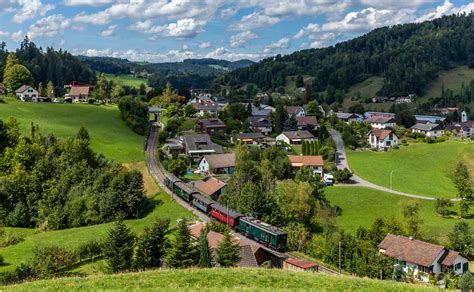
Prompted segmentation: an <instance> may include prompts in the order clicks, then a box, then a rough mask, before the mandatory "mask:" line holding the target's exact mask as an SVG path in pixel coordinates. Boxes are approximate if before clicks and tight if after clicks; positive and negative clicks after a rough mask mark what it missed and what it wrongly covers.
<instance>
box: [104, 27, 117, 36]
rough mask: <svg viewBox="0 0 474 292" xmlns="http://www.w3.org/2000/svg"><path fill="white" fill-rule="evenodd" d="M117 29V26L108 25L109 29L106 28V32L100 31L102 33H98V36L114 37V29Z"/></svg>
mask: <svg viewBox="0 0 474 292" xmlns="http://www.w3.org/2000/svg"><path fill="white" fill-rule="evenodd" d="M117 27H118V26H117V25H109V27H108V28H107V29H106V30H104V31H102V32H101V33H100V35H101V36H103V37H109V36H112V35H114V33H115V29H116V28H117Z"/></svg>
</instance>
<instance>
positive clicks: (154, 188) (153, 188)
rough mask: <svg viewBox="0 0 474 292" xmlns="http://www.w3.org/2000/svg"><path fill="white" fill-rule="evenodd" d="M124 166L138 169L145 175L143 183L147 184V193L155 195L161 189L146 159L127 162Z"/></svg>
mask: <svg viewBox="0 0 474 292" xmlns="http://www.w3.org/2000/svg"><path fill="white" fill-rule="evenodd" d="M124 166H125V167H126V168H128V169H133V170H138V171H139V172H140V173H141V174H142V175H143V183H144V185H145V193H146V194H147V196H151V195H154V194H156V193H158V192H159V191H160V188H159V187H158V184H157V183H156V181H155V179H154V178H153V177H152V176H151V175H150V172H149V171H148V167H147V165H146V162H145V161H141V162H136V163H127V164H124Z"/></svg>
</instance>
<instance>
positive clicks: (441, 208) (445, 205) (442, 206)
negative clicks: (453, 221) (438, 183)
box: [435, 198, 453, 216]
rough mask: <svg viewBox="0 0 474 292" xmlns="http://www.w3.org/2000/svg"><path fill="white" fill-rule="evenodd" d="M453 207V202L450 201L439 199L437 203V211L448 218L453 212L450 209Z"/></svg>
mask: <svg viewBox="0 0 474 292" xmlns="http://www.w3.org/2000/svg"><path fill="white" fill-rule="evenodd" d="M452 206H453V202H451V200H450V199H446V198H438V199H436V202H435V210H436V213H438V214H439V215H441V216H448V215H449V214H450V213H451V211H450V210H449V208H451V207H452Z"/></svg>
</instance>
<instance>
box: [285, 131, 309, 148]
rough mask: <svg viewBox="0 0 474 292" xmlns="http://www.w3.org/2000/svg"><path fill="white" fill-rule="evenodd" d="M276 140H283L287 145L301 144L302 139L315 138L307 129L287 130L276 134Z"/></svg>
mask: <svg viewBox="0 0 474 292" xmlns="http://www.w3.org/2000/svg"><path fill="white" fill-rule="evenodd" d="M276 140H277V141H282V142H285V143H286V144H289V145H294V144H301V142H303V141H315V140H316V138H315V137H314V135H313V134H311V133H310V132H309V131H289V132H283V133H281V134H280V135H278V136H277V137H276Z"/></svg>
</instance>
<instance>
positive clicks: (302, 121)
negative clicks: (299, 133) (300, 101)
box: [295, 116, 318, 127]
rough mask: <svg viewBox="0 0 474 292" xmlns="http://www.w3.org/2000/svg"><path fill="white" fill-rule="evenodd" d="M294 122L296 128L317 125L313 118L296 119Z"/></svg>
mask: <svg viewBox="0 0 474 292" xmlns="http://www.w3.org/2000/svg"><path fill="white" fill-rule="evenodd" d="M295 120H296V124H297V126H298V127H303V126H317V125H318V120H317V119H316V117H315V116H307V117H296V118H295Z"/></svg>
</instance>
